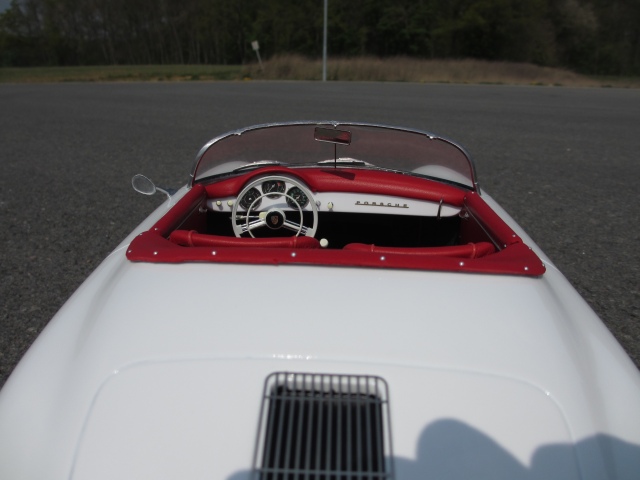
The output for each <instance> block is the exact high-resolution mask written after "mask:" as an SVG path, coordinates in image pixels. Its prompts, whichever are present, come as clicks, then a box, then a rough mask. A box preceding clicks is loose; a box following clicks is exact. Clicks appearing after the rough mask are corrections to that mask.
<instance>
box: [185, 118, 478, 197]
mask: <svg viewBox="0 0 640 480" xmlns="http://www.w3.org/2000/svg"><path fill="white" fill-rule="evenodd" d="M317 129H333V130H336V131H339V132H338V136H339V135H340V134H341V132H348V133H349V134H350V135H349V139H350V141H349V143H348V144H347V143H346V142H343V141H342V140H340V141H337V142H330V141H326V140H318V139H317V133H316V132H317ZM323 131H324V130H323ZM340 131H341V132H340ZM345 135H346V133H345ZM336 138H338V137H336ZM336 160H337V161H336ZM334 161H336V166H339V167H348V168H382V169H389V170H397V171H402V172H407V173H411V174H415V175H423V176H427V177H430V178H435V179H440V180H443V181H446V182H449V183H456V184H458V185H462V186H464V187H467V188H469V189H475V188H476V180H475V172H474V167H473V162H472V160H471V158H470V157H469V156H468V155H467V153H466V152H465V151H464V150H463V149H462V148H461V147H460V146H458V145H456V144H455V143H453V142H451V141H449V140H446V139H444V138H441V137H437V136H434V135H431V134H429V133H426V132H420V131H417V130H408V129H401V128H397V127H385V126H379V125H368V124H351V123H322V122H305V123H287V124H270V125H259V126H256V127H249V128H246V129H242V130H237V131H235V132H230V133H227V134H225V135H222V136H220V137H217V138H214V139H213V140H211V141H210V142H209V143H207V144H206V145H205V146H204V147H203V148H202V149H201V150H200V152H199V153H198V156H197V157H196V162H195V165H194V168H193V171H192V174H191V176H192V180H191V181H192V183H196V182H198V181H202V180H205V179H210V178H214V177H216V176H219V175H228V174H230V173H233V172H234V171H236V170H237V171H238V172H241V171H246V170H247V169H251V168H258V167H262V166H265V165H270V164H281V165H287V166H288V167H303V166H313V165H321V166H325V167H326V166H328V165H332V164H333V163H334Z"/></svg>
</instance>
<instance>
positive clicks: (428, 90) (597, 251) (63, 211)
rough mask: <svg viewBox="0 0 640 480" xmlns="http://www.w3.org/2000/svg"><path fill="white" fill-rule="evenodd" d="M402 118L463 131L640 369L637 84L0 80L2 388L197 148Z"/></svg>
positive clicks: (482, 168) (483, 172) (509, 206)
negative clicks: (277, 130) (268, 127)
mask: <svg viewBox="0 0 640 480" xmlns="http://www.w3.org/2000/svg"><path fill="white" fill-rule="evenodd" d="M300 119H306V120H309V119H311V120H334V119H335V120H345V121H364V122H373V123H386V124H394V125H403V126H408V127H413V128H418V129H423V130H427V131H432V132H434V133H438V134H441V135H444V136H446V137H449V138H451V139H453V140H456V141H457V142H459V143H461V144H462V145H463V146H465V147H466V149H467V150H468V151H469V152H470V153H471V154H472V156H473V157H474V159H475V161H476V168H477V171H478V177H479V181H480V185H481V187H482V188H483V189H484V190H486V191H488V192H489V193H490V194H491V196H492V197H494V198H495V199H496V200H497V201H498V202H499V203H500V204H501V205H502V206H503V207H504V208H505V209H506V210H507V211H508V212H509V213H510V214H511V215H512V216H513V217H514V218H515V219H516V221H518V222H519V223H520V224H521V225H522V226H523V227H524V229H525V230H526V231H527V232H528V233H529V235H530V236H531V237H532V238H533V239H534V240H535V241H536V243H537V244H538V245H539V246H540V247H541V248H542V249H543V250H544V251H545V253H546V254H547V255H548V256H549V257H550V258H551V259H552V261H553V262H554V263H555V264H556V265H557V266H558V267H559V268H560V270H561V271H562V272H563V273H564V274H565V275H566V276H567V278H568V279H569V280H570V281H571V283H572V284H573V285H574V286H575V287H576V289H577V290H578V291H579V292H580V293H581V294H582V295H583V297H584V298H585V299H586V300H587V301H588V302H589V304H590V305H591V306H592V308H593V309H594V310H595V311H596V312H597V313H598V314H599V315H600V317H601V318H602V319H603V321H604V322H605V323H606V325H607V326H608V327H609V329H610V331H611V332H612V333H613V334H614V335H615V336H616V338H617V339H618V341H619V342H620V343H621V344H622V345H623V346H624V348H625V349H626V351H627V352H628V353H629V355H630V356H631V357H632V359H633V360H634V361H635V363H636V365H638V366H639V367H640V314H639V304H640V302H639V300H640V294H639V290H640V275H639V272H640V249H639V248H638V246H639V245H640V241H639V238H638V237H639V235H640V233H639V231H640V229H639V226H640V222H639V217H640V205H639V201H638V200H639V198H638V188H637V184H638V182H639V181H640V166H639V165H640V162H639V160H638V152H639V151H640V135H639V134H638V126H640V90H624V89H575V88H565V87H539V86H531V87H522V86H519V87H510V86H492V85H483V86H472V85H444V84H442V85H429V84H397V83H395V84H394V83H336V82H328V83H319V82H264V83H262V82H236V83H231V82H229V83H227V82H217V83H209V82H194V83H163V82H158V83H105V84H88V83H87V84H73V83H64V84H45V85H7V84H3V85H0V225H1V227H2V228H0V267H1V272H2V273H1V277H0V278H1V281H0V386H1V385H3V384H4V381H5V380H6V377H7V376H8V375H9V374H10V372H11V371H12V369H13V368H14V366H15V365H16V363H17V362H18V360H19V359H20V357H21V356H22V355H23V354H24V352H25V351H26V349H27V348H28V347H29V345H31V343H32V342H33V341H34V340H35V338H36V337H37V335H38V334H39V333H40V332H41V331H42V329H43V328H44V327H45V325H46V324H47V322H48V321H49V320H50V319H51V317H52V316H53V315H54V314H55V312H56V311H57V310H58V309H59V308H60V307H61V306H62V304H63V303H64V302H65V301H66V300H67V298H69V296H70V295H71V294H72V293H73V292H74V291H75V290H76V289H77V288H78V286H79V285H80V284H81V283H82V281H83V280H84V279H85V278H86V277H87V276H88V275H89V274H90V273H91V272H92V271H93V270H94V269H95V268H96V267H97V266H98V264H99V263H100V262H101V261H102V260H103V259H104V257H105V256H106V255H107V254H108V253H109V252H110V251H111V250H112V249H113V248H115V247H116V246H117V244H118V243H119V242H120V241H121V240H122V239H123V238H124V237H125V236H126V235H127V234H128V233H129V232H130V231H131V230H132V229H133V228H134V227H135V226H136V225H137V224H138V223H139V222H140V221H141V220H142V219H144V218H145V217H146V215H148V214H149V213H150V212H151V211H152V210H153V209H154V208H155V206H156V205H157V204H158V203H159V202H160V201H161V200H162V199H161V198H160V196H158V197H156V198H149V197H143V196H141V195H139V194H136V193H135V192H134V191H133V190H132V189H131V183H130V180H131V177H132V176H133V175H134V174H136V173H144V174H145V175H147V176H148V177H150V178H152V179H153V180H154V181H155V182H156V183H157V184H159V185H163V186H169V187H178V186H180V185H181V184H184V183H185V182H186V180H187V177H188V173H189V171H190V169H191V166H192V163H193V160H194V158H195V155H196V153H197V152H198V150H199V149H200V147H201V146H202V145H203V144H204V143H206V142H207V141H208V140H209V139H211V138H212V137H214V136H216V135H218V134H220V133H223V132H225V131H228V130H230V129H235V128H239V127H242V126H246V125H251V124H256V123H265V122H272V121H285V120H300Z"/></svg>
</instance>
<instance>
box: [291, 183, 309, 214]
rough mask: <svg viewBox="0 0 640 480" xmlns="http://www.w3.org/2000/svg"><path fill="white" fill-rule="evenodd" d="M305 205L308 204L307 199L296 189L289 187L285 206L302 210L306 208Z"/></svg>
mask: <svg viewBox="0 0 640 480" xmlns="http://www.w3.org/2000/svg"><path fill="white" fill-rule="evenodd" d="M294 200H295V202H294ZM296 202H297V203H298V205H299V207H298V205H296ZM307 203H309V199H308V198H307V196H306V195H305V194H304V192H303V191H302V190H300V189H299V188H298V187H291V188H290V189H289V191H288V192H287V204H288V205H289V206H290V207H291V208H296V209H297V208H304V207H306V206H307Z"/></svg>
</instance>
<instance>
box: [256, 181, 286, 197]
mask: <svg viewBox="0 0 640 480" xmlns="http://www.w3.org/2000/svg"><path fill="white" fill-rule="evenodd" d="M285 188H286V186H285V184H284V182H283V181H282V180H267V181H266V182H264V183H263V184H262V193H271V194H272V195H267V197H269V198H278V197H279V196H280V195H277V194H279V193H284V189H285Z"/></svg>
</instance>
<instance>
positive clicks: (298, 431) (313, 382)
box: [254, 372, 393, 480]
mask: <svg viewBox="0 0 640 480" xmlns="http://www.w3.org/2000/svg"><path fill="white" fill-rule="evenodd" d="M392 471H393V463H392V449H391V438H390V426H389V408H388V387H387V384H386V382H385V381H384V380H383V379H381V378H379V377H372V376H361V375H325V374H309V373H287V372H279V373H273V374H271V375H269V377H267V380H266V382H265V388H264V397H263V403H262V411H261V415H260V428H259V430H258V441H257V445H256V452H255V463H254V473H255V475H254V478H260V480H383V479H390V478H392Z"/></svg>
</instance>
